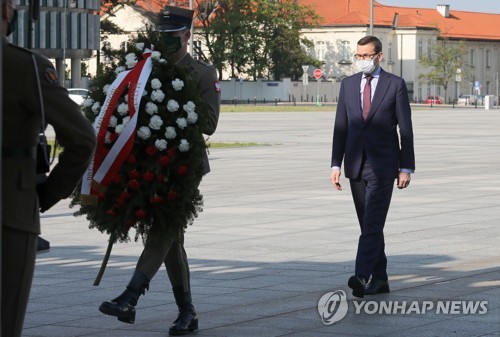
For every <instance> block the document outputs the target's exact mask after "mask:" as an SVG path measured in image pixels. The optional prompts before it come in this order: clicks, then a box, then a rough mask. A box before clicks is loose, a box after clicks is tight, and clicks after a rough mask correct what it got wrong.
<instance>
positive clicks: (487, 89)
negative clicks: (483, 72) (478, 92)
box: [486, 81, 490, 95]
mask: <svg viewBox="0 0 500 337" xmlns="http://www.w3.org/2000/svg"><path fill="white" fill-rule="evenodd" d="M489 94H490V81H488V82H486V95H489Z"/></svg>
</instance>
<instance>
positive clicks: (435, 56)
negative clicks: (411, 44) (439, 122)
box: [419, 40, 467, 97]
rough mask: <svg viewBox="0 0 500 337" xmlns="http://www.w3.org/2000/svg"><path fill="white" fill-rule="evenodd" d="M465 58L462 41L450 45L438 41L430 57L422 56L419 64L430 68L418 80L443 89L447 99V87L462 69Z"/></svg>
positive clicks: (432, 48) (465, 53) (465, 48)
mask: <svg viewBox="0 0 500 337" xmlns="http://www.w3.org/2000/svg"><path fill="white" fill-rule="evenodd" d="M466 56H467V47H466V46H465V43H464V42H463V41H460V42H459V43H458V44H451V43H450V42H449V41H447V40H439V41H437V42H436V44H434V45H432V47H431V52H430V56H424V57H422V58H421V59H420V63H421V64H422V65H423V66H425V67H428V68H430V71H429V72H427V73H424V74H420V75H419V79H421V80H427V81H430V82H432V83H435V84H437V85H440V86H442V87H443V88H444V92H445V95H444V97H448V96H447V93H448V85H449V84H450V82H451V80H452V79H453V78H454V77H455V75H456V73H457V69H462V70H463V68H464V65H465V59H466Z"/></svg>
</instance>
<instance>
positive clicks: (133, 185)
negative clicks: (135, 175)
mask: <svg viewBox="0 0 500 337" xmlns="http://www.w3.org/2000/svg"><path fill="white" fill-rule="evenodd" d="M127 186H128V187H129V188H131V189H134V190H135V189H138V188H139V187H141V184H140V183H139V182H138V181H137V180H135V179H132V180H130V181H129V182H128V184H127Z"/></svg>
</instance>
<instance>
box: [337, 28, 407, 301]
mask: <svg viewBox="0 0 500 337" xmlns="http://www.w3.org/2000/svg"><path fill="white" fill-rule="evenodd" d="M354 57H355V60H356V67H357V69H358V70H359V72H358V73H356V74H354V75H352V76H349V77H347V78H346V79H344V80H343V81H342V84H341V87H340V94H339V101H338V105H337V113H336V117H335V126H334V134H333V145H332V161H331V167H332V171H331V175H330V180H331V182H332V185H333V187H334V188H336V189H337V190H342V186H341V185H340V182H339V178H340V167H341V165H342V162H344V172H345V175H346V177H347V178H349V181H350V186H351V192H352V196H353V199H354V205H355V208H356V214H357V217H358V221H359V225H360V227H361V235H360V237H359V242H358V251H357V255H356V267H355V275H354V276H352V277H351V278H350V279H349V282H348V285H349V287H350V288H351V289H352V294H353V295H354V296H356V297H363V296H364V295H365V294H367V295H372V294H377V293H388V292H389V283H388V277H387V258H386V255H385V243H384V232H383V230H384V225H385V220H386V217H387V212H388V210H389V205H390V202H391V197H392V190H393V186H394V180H395V179H397V186H398V188H400V189H403V188H406V187H408V185H409V184H410V174H411V173H413V171H414V170H415V155H414V149H413V128H412V121H411V109H410V103H409V99H408V92H407V89H406V84H405V81H404V80H403V79H402V78H400V77H397V76H395V75H393V74H390V73H387V72H385V71H384V70H383V69H382V68H381V67H380V62H381V61H382V43H381V42H380V40H379V39H378V38H376V37H374V36H366V37H364V38H362V39H361V40H359V41H358V45H357V53H356V55H354ZM398 127H399V134H398Z"/></svg>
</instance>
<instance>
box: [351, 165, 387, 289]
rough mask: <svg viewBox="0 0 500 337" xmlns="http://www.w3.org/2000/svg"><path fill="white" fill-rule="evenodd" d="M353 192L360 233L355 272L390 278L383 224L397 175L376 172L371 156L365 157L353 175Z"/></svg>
mask: <svg viewBox="0 0 500 337" xmlns="http://www.w3.org/2000/svg"><path fill="white" fill-rule="evenodd" d="M349 182H350V186H351V193H352V197H353V200H354V206H355V208H356V214H357V216H358V221H359V226H360V228H361V235H360V236H359V241H358V251H357V254H356V267H355V274H356V275H358V276H361V277H364V278H365V279H366V280H369V279H370V276H372V277H373V278H376V279H380V280H384V281H385V280H387V257H386V255H385V242H384V226H385V220H386V218H387V213H388V211H389V206H390V203H391V198H392V191H393V188H394V179H380V178H377V177H376V176H375V174H374V173H373V170H372V168H371V166H370V163H369V161H368V160H364V161H363V165H362V168H361V172H360V174H359V176H358V178H356V179H350V181H349Z"/></svg>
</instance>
